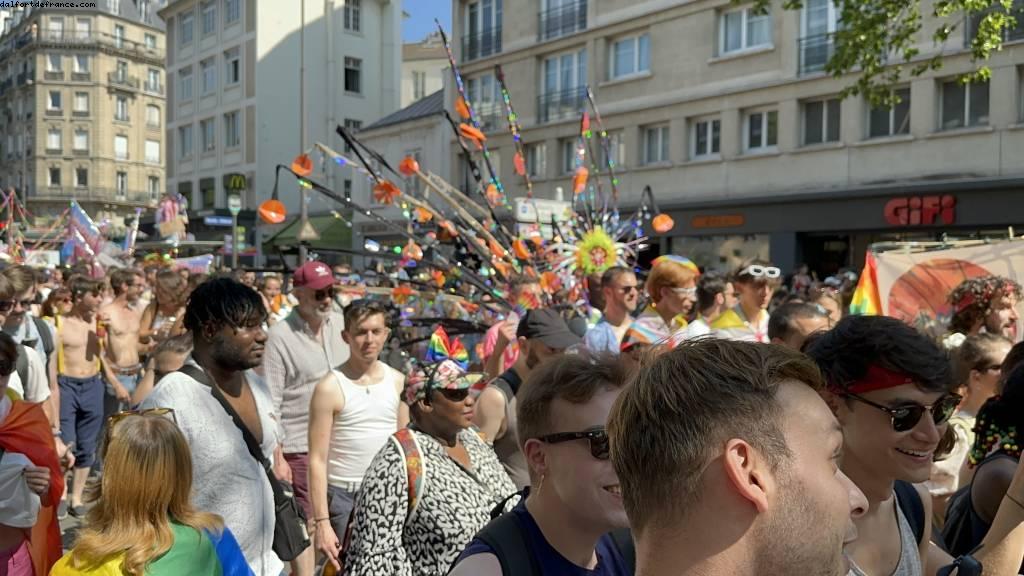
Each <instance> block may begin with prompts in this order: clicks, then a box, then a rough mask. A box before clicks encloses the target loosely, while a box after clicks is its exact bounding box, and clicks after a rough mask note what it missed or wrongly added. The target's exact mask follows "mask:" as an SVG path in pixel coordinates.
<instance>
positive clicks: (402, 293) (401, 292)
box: [391, 285, 413, 305]
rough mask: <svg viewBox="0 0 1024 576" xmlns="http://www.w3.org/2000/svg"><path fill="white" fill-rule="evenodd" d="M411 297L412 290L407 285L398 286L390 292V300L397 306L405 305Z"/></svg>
mask: <svg viewBox="0 0 1024 576" xmlns="http://www.w3.org/2000/svg"><path fill="white" fill-rule="evenodd" d="M412 297H413V290H412V288H410V287H409V286H407V285H403V286H399V287H398V288H395V289H394V290H392V291H391V299H392V300H394V302H395V303H396V304H398V305H402V304H405V303H406V302H408V301H409V299H410V298H412Z"/></svg>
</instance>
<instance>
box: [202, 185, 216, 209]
mask: <svg viewBox="0 0 1024 576" xmlns="http://www.w3.org/2000/svg"><path fill="white" fill-rule="evenodd" d="M199 195H200V196H201V197H202V200H203V208H213V207H214V206H216V205H217V184H216V183H215V181H214V179H213V178H203V179H202V180H200V181H199Z"/></svg>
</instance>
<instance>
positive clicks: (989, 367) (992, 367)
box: [974, 363, 1003, 372]
mask: <svg viewBox="0 0 1024 576" xmlns="http://www.w3.org/2000/svg"><path fill="white" fill-rule="evenodd" d="M1002 369H1003V365H1002V364H996V363H992V364H983V365H981V366H975V367H974V370H977V371H978V372H991V371H993V370H1002Z"/></svg>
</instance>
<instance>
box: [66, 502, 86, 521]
mask: <svg viewBox="0 0 1024 576" xmlns="http://www.w3.org/2000/svg"><path fill="white" fill-rule="evenodd" d="M68 512H70V513H71V515H72V516H74V517H75V518H85V514H86V512H88V510H86V509H85V506H84V505H82V504H79V505H78V506H71V507H69V508H68Z"/></svg>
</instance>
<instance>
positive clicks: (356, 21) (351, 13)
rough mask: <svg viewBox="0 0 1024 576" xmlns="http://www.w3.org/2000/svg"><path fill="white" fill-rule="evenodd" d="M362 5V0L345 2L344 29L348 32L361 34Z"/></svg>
mask: <svg viewBox="0 0 1024 576" xmlns="http://www.w3.org/2000/svg"><path fill="white" fill-rule="evenodd" d="M362 18H363V3H362V0H345V8H344V18H343V19H344V22H343V25H344V28H345V30H347V31H349V32H361V31H362V29H363V23H362Z"/></svg>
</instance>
